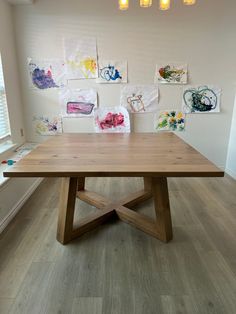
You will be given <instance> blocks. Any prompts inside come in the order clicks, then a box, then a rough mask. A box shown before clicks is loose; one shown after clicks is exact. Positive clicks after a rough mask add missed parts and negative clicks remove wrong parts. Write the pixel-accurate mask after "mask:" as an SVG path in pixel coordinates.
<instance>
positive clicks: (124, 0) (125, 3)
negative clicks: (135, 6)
mask: <svg viewBox="0 0 236 314" xmlns="http://www.w3.org/2000/svg"><path fill="white" fill-rule="evenodd" d="M128 8H129V0H119V9H120V10H122V11H125V10H128Z"/></svg>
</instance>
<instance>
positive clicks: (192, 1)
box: [183, 0, 196, 5]
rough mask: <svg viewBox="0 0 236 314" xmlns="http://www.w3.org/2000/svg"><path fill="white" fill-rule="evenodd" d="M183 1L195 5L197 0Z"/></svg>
mask: <svg viewBox="0 0 236 314" xmlns="http://www.w3.org/2000/svg"><path fill="white" fill-rule="evenodd" d="M183 3H184V4H185V5H193V4H195V3H196V0H183Z"/></svg>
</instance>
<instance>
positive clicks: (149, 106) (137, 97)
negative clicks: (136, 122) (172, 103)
mask: <svg viewBox="0 0 236 314" xmlns="http://www.w3.org/2000/svg"><path fill="white" fill-rule="evenodd" d="M120 103H121V105H122V106H124V107H126V108H127V109H128V111H130V112H131V113H146V112H153V111H156V110H157V105H158V87H157V86H155V85H138V86H136V85H127V86H125V87H123V88H122V90H121V98H120Z"/></svg>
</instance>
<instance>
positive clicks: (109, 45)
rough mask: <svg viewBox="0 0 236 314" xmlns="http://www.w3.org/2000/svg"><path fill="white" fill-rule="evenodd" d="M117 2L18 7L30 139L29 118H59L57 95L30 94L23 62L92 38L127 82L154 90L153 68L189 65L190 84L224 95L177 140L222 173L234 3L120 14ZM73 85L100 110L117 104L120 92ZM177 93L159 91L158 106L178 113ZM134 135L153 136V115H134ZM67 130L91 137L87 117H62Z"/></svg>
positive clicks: (234, 45) (178, 4) (72, 0)
mask: <svg viewBox="0 0 236 314" xmlns="http://www.w3.org/2000/svg"><path fill="white" fill-rule="evenodd" d="M117 2H118V1H117V0H114V1H111V0H99V1H95V0H86V1H84V0H38V1H36V2H35V4H34V5H31V6H16V7H15V9H14V11H15V12H14V13H15V19H14V20H15V27H16V34H17V36H16V38H17V49H18V56H19V64H20V72H21V82H22V89H23V97H24V106H25V122H26V130H27V137H28V139H29V140H41V138H37V137H36V136H35V135H34V131H33V128H32V117H33V115H35V114H50V113H59V112H60V108H59V102H58V92H57V91H56V90H54V91H44V92H35V91H31V90H29V88H28V76H27V57H33V58H52V57H55V58H63V38H64V37H77V38H80V37H84V36H90V37H91V36H95V37H96V38H97V44H98V53H99V57H100V58H101V59H103V58H104V59H109V58H111V59H126V60H128V67H129V82H130V83H133V84H136V83H143V84H152V83H153V76H154V70H155V65H156V62H158V61H167V62H171V61H182V62H187V63H188V64H189V73H190V83H191V84H215V85H218V86H220V87H221V88H222V89H223V95H222V112H221V113H220V114H204V115H203V114H202V115H199V114H195V115H191V116H189V118H188V121H187V130H186V132H185V133H184V134H182V135H181V136H182V137H183V138H184V139H185V140H186V141H187V142H189V143H190V144H191V145H193V146H194V147H196V148H197V149H199V150H200V151H201V152H202V153H203V154H204V155H206V156H207V157H208V158H209V159H210V160H212V161H213V162H215V163H216V164H217V165H218V166H220V167H225V163H226V157H227V146H228V139H229V132H230V122H231V117H232V109H233V99H234V94H235V77H236V76H235V51H236V41H235V26H236V22H235V17H234V12H235V10H236V2H235V1H234V0H227V5H226V4H225V1H221V0H208V1H203V0H202V1H201V0H198V1H197V5H196V6H193V7H187V6H183V5H182V1H180V0H179V1H172V2H174V3H175V5H174V7H173V8H172V10H170V11H167V12H161V11H159V10H158V9H157V1H153V2H154V6H153V7H152V8H150V9H142V8H139V5H138V2H139V1H138V0H133V1H130V2H131V8H130V10H129V11H127V12H120V11H119V10H118V8H117ZM69 85H70V86H74V87H85V86H91V87H94V88H95V89H96V90H97V91H98V94H99V100H100V105H101V106H104V105H118V104H119V95H120V86H119V85H118V86H117V85H116V86H108V85H96V83H95V82H94V81H93V80H86V81H70V82H69ZM181 91H182V87H181V86H180V87H177V86H160V95H161V97H160V104H159V108H163V109H167V108H168V109H171V108H181ZM133 129H134V131H136V132H139V131H140V132H152V131H153V115H152V114H147V115H137V116H135V117H134V121H133ZM64 130H65V131H66V132H92V131H93V122H92V120H91V119H88V118H87V119H72V118H70V119H64Z"/></svg>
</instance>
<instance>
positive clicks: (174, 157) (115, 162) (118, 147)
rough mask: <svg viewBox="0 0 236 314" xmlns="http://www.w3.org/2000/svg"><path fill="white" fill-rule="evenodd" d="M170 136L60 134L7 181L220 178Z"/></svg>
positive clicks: (10, 172)
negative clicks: (76, 178)
mask: <svg viewBox="0 0 236 314" xmlns="http://www.w3.org/2000/svg"><path fill="white" fill-rule="evenodd" d="M223 175H224V173H223V171H221V170H220V169H218V168H217V167H216V166H215V165H214V164H212V163H211V162H210V161H209V160H207V159H206V158H205V157H204V156H202V155H201V154H200V153H199V152H198V151H196V150H195V149H194V148H192V147H191V146H190V145H188V144H187V143H185V142H184V141H183V140H181V139H180V138H179V137H178V136H176V135H175V134H173V133H158V134H149V133H148V134H144V133H132V134H63V135H61V136H54V137H53V138H52V139H49V140H47V141H46V142H44V143H43V144H41V145H39V147H38V148H36V149H35V150H33V151H32V152H31V153H30V154H28V155H27V156H26V157H24V158H23V159H22V160H21V161H19V162H17V163H16V165H15V166H13V167H11V168H9V170H7V171H6V172H5V173H4V176H5V177H77V176H83V177H93V176H104V177H106V176H107V177H117V176H119V177H139V176H140V177H149V176H151V177H155V176H156V177H158V176H161V177H163V176H164V177H215V176H216V177H222V176H223Z"/></svg>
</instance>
